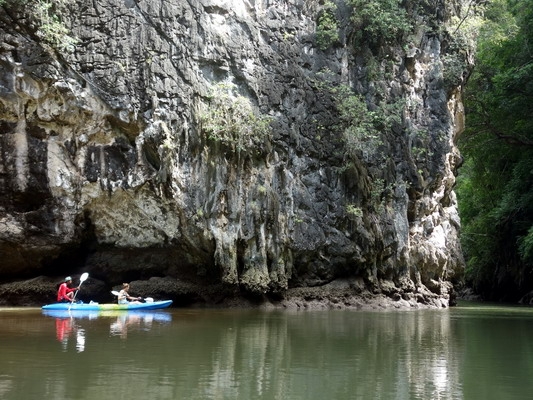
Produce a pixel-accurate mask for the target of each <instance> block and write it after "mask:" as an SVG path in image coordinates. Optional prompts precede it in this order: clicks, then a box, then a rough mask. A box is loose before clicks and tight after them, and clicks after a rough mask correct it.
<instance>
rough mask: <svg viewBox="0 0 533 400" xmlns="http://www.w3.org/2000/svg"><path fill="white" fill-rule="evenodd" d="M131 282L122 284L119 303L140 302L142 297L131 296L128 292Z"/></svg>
mask: <svg viewBox="0 0 533 400" xmlns="http://www.w3.org/2000/svg"><path fill="white" fill-rule="evenodd" d="M129 290H130V285H129V283H123V284H122V290H121V291H120V292H119V293H118V304H140V303H141V302H140V301H139V300H140V299H141V298H140V297H131V296H130V295H129V293H128V291H129Z"/></svg>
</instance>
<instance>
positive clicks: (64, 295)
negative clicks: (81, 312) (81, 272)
mask: <svg viewBox="0 0 533 400" xmlns="http://www.w3.org/2000/svg"><path fill="white" fill-rule="evenodd" d="M71 283H72V278H71V277H70V276H67V277H66V278H65V282H63V283H62V284H61V285H59V290H58V291H57V301H58V302H59V303H70V302H72V300H73V298H74V292H75V291H76V290H78V288H77V287H75V288H72V289H71V288H69V287H68V285H70V284H71Z"/></svg>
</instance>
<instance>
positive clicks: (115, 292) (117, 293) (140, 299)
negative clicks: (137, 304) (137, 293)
mask: <svg viewBox="0 0 533 400" xmlns="http://www.w3.org/2000/svg"><path fill="white" fill-rule="evenodd" d="M111 294H113V295H115V296H117V297H118V296H120V292H117V291H116V290H112V291H111ZM147 299H149V297H147V298H146V299H143V298H142V297H137V300H139V301H142V302H143V303H146V301H147Z"/></svg>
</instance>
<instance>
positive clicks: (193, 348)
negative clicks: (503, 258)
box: [0, 305, 533, 400]
mask: <svg viewBox="0 0 533 400" xmlns="http://www.w3.org/2000/svg"><path fill="white" fill-rule="evenodd" d="M532 335H533V309H531V308H511V307H490V306H474V305H468V306H461V307H457V308H452V309H449V310H427V311H405V312H398V311H394V312H393V311H391V312H361V311H317V312H311V311H305V312H287V311H283V312H280V311H274V312H272V311H270V312H267V311H249V310H246V311H243V310H229V311H228V310H182V309H176V310H169V311H166V312H157V313H144V314H107V315H98V314H97V313H92V314H89V315H80V316H78V315H76V314H74V313H73V314H72V316H69V315H68V314H67V315H65V314H62V315H43V313H42V312H41V310H40V309H0V399H2V400H19V399H20V400H32V399H87V400H89V399H90V400H106V399H110V400H111V399H112V400H120V399H129V400H134V399H143V400H144V399H149V400H158V399H246V400H251V399H280V400H281V399H284V400H286V399H291V400H292V399H305V400H314V399H320V400H324V399H339V400H343V399H369V400H376V399H424V400H428V399H467V400H474V399H483V400H488V399H498V400H504V399H520V400H523V399H527V398H531V396H532V393H533V339H532V337H531V336H532Z"/></svg>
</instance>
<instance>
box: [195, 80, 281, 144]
mask: <svg viewBox="0 0 533 400" xmlns="http://www.w3.org/2000/svg"><path fill="white" fill-rule="evenodd" d="M270 122H271V118H270V117H267V116H264V115H257V114H256V112H255V111H254V109H253V107H252V104H251V103H250V101H249V100H248V99H247V98H245V97H244V96H241V95H238V94H237V93H236V92H235V86H234V85H232V84H225V83H221V84H218V85H216V86H214V87H213V88H212V92H211V95H210V99H209V107H208V108H207V110H206V111H205V112H203V113H202V114H201V115H200V123H201V129H202V131H203V132H204V133H205V135H206V137H207V139H208V140H211V141H213V142H218V143H221V144H222V145H224V146H225V147H227V148H229V149H231V150H232V152H234V153H240V152H243V151H248V152H254V153H261V152H263V150H264V148H265V146H266V144H267V143H268V141H269V140H270V136H271V127H270Z"/></svg>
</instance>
